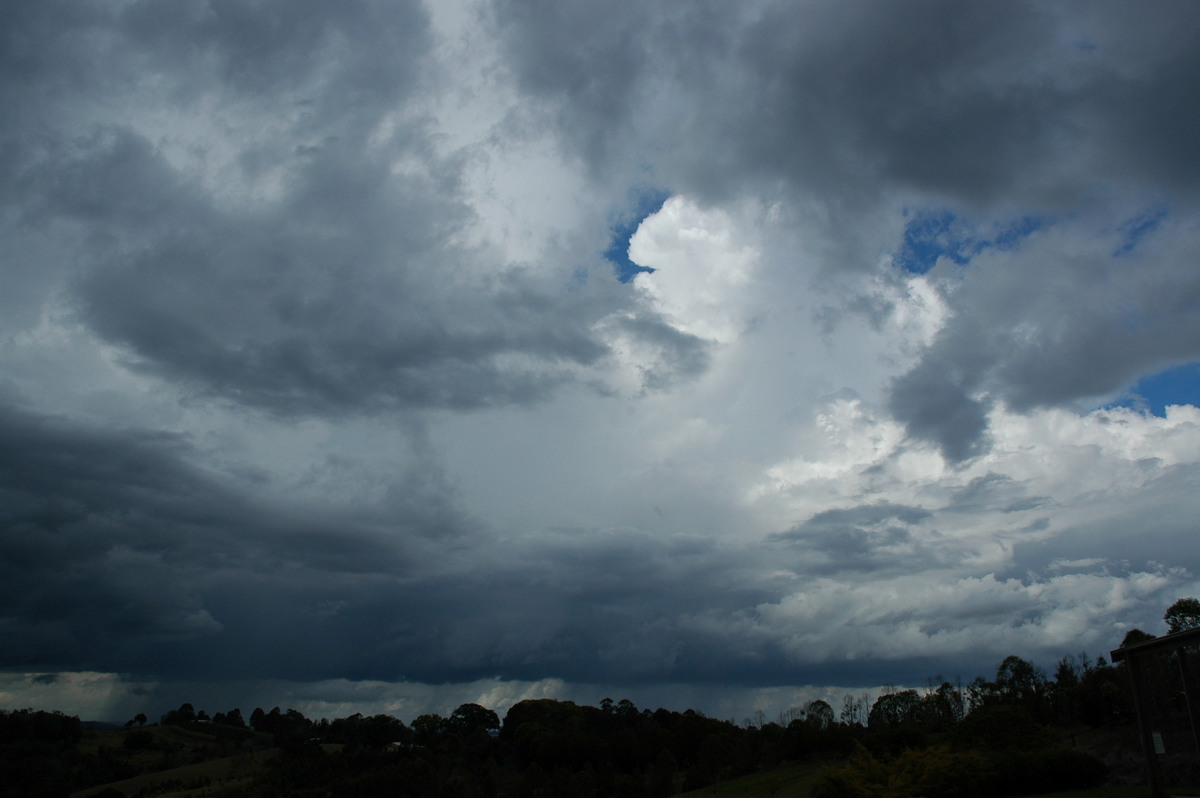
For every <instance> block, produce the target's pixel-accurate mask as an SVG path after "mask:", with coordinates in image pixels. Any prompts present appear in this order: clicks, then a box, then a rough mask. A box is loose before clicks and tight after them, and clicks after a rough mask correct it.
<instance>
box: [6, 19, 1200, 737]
mask: <svg viewBox="0 0 1200 798" xmlns="http://www.w3.org/2000/svg"><path fill="white" fill-rule="evenodd" d="M1197 96H1200V16H1198V15H1197V11H1196V7H1195V5H1194V3H1192V2H1190V0H1187V1H1186V2H1163V1H1159V2H1155V3H1153V4H1152V6H1151V7H1150V8H1147V7H1146V6H1145V5H1137V6H1134V5H1133V4H1129V3H1112V2H1094V1H1089V2H1049V1H1047V2H1036V3H1033V2H1031V3H1021V2H1007V3H1003V4H1000V3H963V2H959V1H958V0H953V1H951V0H945V1H941V2H939V1H933V0H929V1H926V0H902V1H901V2H893V1H891V0H889V1H888V2H883V1H882V0H877V1H876V2H860V3H843V2H834V1H833V0H829V1H825V0H804V1H803V2H772V1H771V0H748V2H739V3H726V2H707V1H706V0H695V1H692V0H689V1H688V2H682V1H680V2H672V1H670V0H668V1H667V2H661V3H645V2H640V1H639V2H633V1H632V0H631V1H630V2H625V1H624V0H577V1H575V2H570V3H561V2H553V1H552V0H429V1H428V2H420V0H389V2H356V1H351V0H347V1H346V2H340V3H324V2H300V1H298V0H291V1H289V2H283V0H254V1H253V2H234V1H233V0H209V1H208V2H202V1H201V0H180V1H179V2H135V1H134V0H128V1H125V2H122V1H121V0H106V1H105V2H95V3H94V2H82V1H71V0H16V1H15V2H6V3H4V4H2V5H0V286H2V290H0V519H2V520H0V639H3V640H4V641H5V642H4V645H3V646H2V647H0V706H8V707H21V706H37V707H39V708H48V709H60V710H62V711H66V712H69V713H72V714H82V715H83V716H84V717H87V718H96V719H110V720H117V721H123V720H125V719H127V718H129V717H132V715H133V714H134V713H136V712H139V711H143V712H146V713H147V714H150V715H151V716H152V717H153V716H156V715H158V714H161V713H163V712H165V711H166V710H167V709H169V708H172V707H175V706H178V705H179V704H180V703H182V702H183V701H190V702H192V703H194V704H195V705H196V706H197V707H198V708H199V707H204V708H207V709H208V711H209V712H215V711H224V710H226V709H229V708H232V707H234V706H238V707H240V708H241V709H242V710H243V712H245V713H249V711H251V710H252V709H253V708H254V707H255V706H263V707H265V708H269V707H271V706H275V705H279V706H284V707H289V706H290V707H294V708H297V709H299V710H301V711H303V712H305V713H306V714H309V715H310V716H313V717H322V716H324V717H331V718H332V717H338V716H344V715H348V714H350V713H352V712H355V711H361V712H367V713H373V712H389V713H391V714H395V715H397V716H398V717H401V719H403V720H405V721H408V720H411V719H412V718H413V717H415V716H416V715H417V714H420V713H422V712H439V713H442V714H447V713H448V712H449V711H450V710H452V709H453V708H454V707H455V706H457V705H458V704H460V703H464V702H469V701H474V702H478V703H482V704H484V705H486V706H490V707H493V708H496V709H498V710H499V711H501V713H503V711H504V710H505V709H506V708H507V707H508V706H510V705H511V704H512V703H513V702H514V701H517V700H520V699H521V698H526V697H552V698H562V699H571V700H576V701H579V702H582V703H588V704H597V703H599V701H600V700H601V699H602V698H604V697H611V698H613V699H614V700H616V699H619V698H624V697H627V698H630V699H631V700H633V701H634V702H635V703H636V704H638V705H639V706H650V707H657V706H665V707H668V708H672V709H677V710H682V709H685V708H688V707H692V708H695V709H697V710H700V711H703V712H706V713H708V714H711V715H713V716H715V717H720V718H733V719H736V720H741V719H742V718H743V717H745V716H748V715H750V714H751V713H752V712H755V711H760V710H763V711H766V712H767V714H768V716H770V715H772V714H773V712H774V711H777V710H783V709H786V708H787V707H788V706H790V705H795V704H799V703H802V702H803V701H804V700H807V699H810V698H814V697H826V698H829V699H831V700H832V701H838V700H840V696H842V695H843V694H846V693H853V694H855V695H859V694H868V693H869V692H870V691H872V690H876V689H878V688H879V687H880V686H881V685H886V684H895V685H924V684H926V683H927V682H928V681H929V680H930V679H931V678H935V677H944V678H947V679H951V680H953V679H956V678H961V679H962V680H963V681H969V680H971V679H972V678H974V677H975V676H977V675H984V676H989V675H992V674H994V672H995V667H996V665H997V664H998V663H999V662H1000V661H1001V660H1002V659H1003V658H1004V657H1005V656H1007V655H1010V654H1017V655H1019V656H1022V657H1024V658H1026V659H1029V660H1031V661H1033V662H1034V663H1036V664H1039V665H1041V666H1042V667H1045V668H1047V669H1051V670H1052V668H1053V664H1054V662H1055V661H1056V660H1057V659H1058V658H1060V657H1062V656H1065V655H1069V654H1070V655H1075V654H1078V653H1079V652H1087V653H1088V654H1089V655H1091V656H1092V657H1095V656H1101V655H1104V656H1107V652H1108V651H1109V650H1111V649H1112V648H1115V647H1117V646H1118V645H1119V643H1120V641H1121V638H1122V637H1123V636H1124V633H1125V632H1126V631H1127V630H1128V629H1130V628H1133V627H1138V628H1142V629H1144V630H1145V631H1148V632H1151V633H1154V634H1158V633H1161V632H1163V631H1165V629H1164V627H1163V623H1162V613H1163V612H1164V610H1165V609H1166V607H1167V606H1169V605H1170V604H1171V603H1172V602H1173V601H1174V600H1175V599H1177V598H1179V597H1181V596H1190V595H1197V594H1200V576H1198V574H1200V546H1198V545H1197V543H1196V539H1197V538H1196V531H1195V523H1196V518H1197V517H1200V409H1198V408H1197V404H1200V268H1197V266H1198V264H1197V253H1200V149H1198V148H1197V147H1196V142H1197V141H1200V106H1198V105H1197V103H1196V101H1195V100H1196V97H1197ZM835 706H838V704H835Z"/></svg>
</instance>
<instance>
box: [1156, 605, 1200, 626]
mask: <svg viewBox="0 0 1200 798" xmlns="http://www.w3.org/2000/svg"><path fill="white" fill-rule="evenodd" d="M1163 620H1164V621H1166V622H1167V630H1168V631H1170V632H1182V631H1184V630H1185V629H1195V628H1196V627H1198V626H1200V600H1197V599H1195V598H1191V597H1189V598H1181V599H1179V600H1178V601H1176V602H1175V603H1174V604H1172V605H1171V606H1170V607H1169V608H1168V609H1167V611H1166V613H1165V614H1164V615H1163Z"/></svg>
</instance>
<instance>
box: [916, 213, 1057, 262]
mask: <svg viewBox="0 0 1200 798" xmlns="http://www.w3.org/2000/svg"><path fill="white" fill-rule="evenodd" d="M1045 225H1046V220H1045V219H1044V218H1043V217H1040V216H1022V217H1020V218H1017V219H1014V220H1012V221H1009V222H1005V223H1003V224H997V225H994V226H993V228H992V231H991V232H990V234H985V233H983V232H981V231H980V230H979V228H978V226H977V225H976V224H975V223H974V222H972V221H971V220H970V219H967V218H965V217H963V216H959V215H958V214H956V213H954V212H952V211H948V210H945V209H933V210H924V211H919V212H917V213H914V214H913V215H912V218H911V219H910V220H909V222H908V224H907V225H906V226H905V228H904V244H903V245H902V246H901V248H900V250H899V251H898V252H896V253H895V255H894V256H893V257H894V262H895V263H896V264H897V265H899V266H900V267H901V268H903V269H904V270H905V271H908V272H911V273H913V274H925V273H926V272H928V271H929V270H930V269H932V268H933V267H934V266H936V265H937V262H938V260H940V259H941V258H946V259H948V260H950V261H951V262H953V263H956V264H958V265H959V266H965V265H966V264H967V263H969V262H970V261H971V259H972V258H973V257H975V256H976V255H978V254H979V253H980V252H983V251H984V250H986V249H989V248H995V249H1000V250H1010V249H1015V248H1016V247H1017V246H1019V245H1020V243H1021V241H1022V240H1023V239H1024V238H1026V237H1027V236H1029V235H1031V234H1032V233H1034V232H1035V231H1037V230H1039V229H1041V228H1042V227H1044V226H1045Z"/></svg>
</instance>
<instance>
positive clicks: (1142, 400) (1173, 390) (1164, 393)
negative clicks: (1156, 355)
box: [1109, 363, 1200, 417]
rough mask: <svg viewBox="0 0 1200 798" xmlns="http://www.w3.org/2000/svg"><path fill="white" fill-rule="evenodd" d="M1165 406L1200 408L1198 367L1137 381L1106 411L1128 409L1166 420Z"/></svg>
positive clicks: (1180, 368) (1193, 365)
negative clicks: (1120, 408)
mask: <svg viewBox="0 0 1200 798" xmlns="http://www.w3.org/2000/svg"><path fill="white" fill-rule="evenodd" d="M1167 405H1194V406H1200V363H1186V364H1184V365H1182V366H1175V367H1173V368H1169V369H1167V370H1166V371H1160V372H1158V373H1157V374H1151V375H1149V376H1147V377H1143V378H1142V379H1140V380H1138V381H1137V383H1136V384H1135V385H1134V386H1133V388H1131V389H1130V390H1129V392H1128V393H1126V394H1125V396H1123V397H1122V398H1121V399H1119V400H1117V401H1116V402H1113V403H1112V404H1111V405H1109V407H1128V408H1132V409H1134V410H1139V411H1142V412H1144V413H1152V414H1153V415H1156V416H1160V417H1162V416H1166V414H1167Z"/></svg>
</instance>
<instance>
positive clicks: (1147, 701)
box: [1110, 628, 1200, 795]
mask: <svg viewBox="0 0 1200 798" xmlns="http://www.w3.org/2000/svg"><path fill="white" fill-rule="evenodd" d="M1196 647H1200V628H1197V629H1185V630H1183V631H1182V632H1174V633H1172V634H1168V635H1163V636H1162V637H1154V638H1151V639H1150V640H1144V641H1142V642H1141V643H1133V644H1131V645H1128V646H1122V647H1121V648H1118V649H1114V650H1113V651H1112V652H1110V653H1111V655H1112V661H1113V662H1114V663H1115V662H1125V663H1127V664H1128V666H1129V681H1130V683H1131V685H1132V687H1133V709H1134V712H1136V713H1137V722H1138V733H1139V736H1140V737H1141V741H1142V752H1143V753H1144V754H1145V756H1146V773H1147V777H1148V779H1149V781H1150V789H1151V790H1152V791H1153V792H1154V794H1155V795H1163V794H1164V785H1163V774H1162V765H1161V763H1160V761H1159V756H1161V755H1162V753H1163V743H1162V737H1161V736H1160V735H1159V732H1158V731H1156V730H1155V728H1154V722H1155V713H1154V711H1153V706H1154V697H1153V696H1152V695H1151V691H1150V688H1149V686H1148V684H1147V673H1148V671H1149V670H1150V669H1151V666H1158V667H1159V669H1161V666H1162V664H1163V663H1164V662H1167V661H1169V660H1171V659H1174V660H1175V663H1176V665H1177V667H1178V668H1179V681H1180V686H1181V689H1182V693H1183V700H1184V709H1185V711H1186V713H1187V720H1188V725H1189V726H1190V727H1191V732H1192V745H1193V746H1194V747H1195V751H1196V754H1197V756H1200V723H1197V718H1196V712H1197V710H1200V706H1198V705H1197V702H1200V693H1197V690H1196V686H1195V684H1194V681H1193V678H1192V672H1191V667H1190V664H1189V655H1188V651H1187V649H1188V648H1193V649H1194V648H1196Z"/></svg>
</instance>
